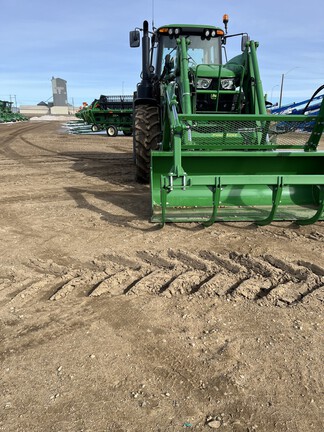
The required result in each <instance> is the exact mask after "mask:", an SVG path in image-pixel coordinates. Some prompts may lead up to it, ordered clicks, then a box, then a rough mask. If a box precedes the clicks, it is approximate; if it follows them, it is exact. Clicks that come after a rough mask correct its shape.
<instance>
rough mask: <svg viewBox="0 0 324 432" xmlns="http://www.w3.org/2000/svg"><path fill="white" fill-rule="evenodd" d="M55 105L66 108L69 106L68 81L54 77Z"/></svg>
mask: <svg viewBox="0 0 324 432" xmlns="http://www.w3.org/2000/svg"><path fill="white" fill-rule="evenodd" d="M52 89H53V105H54V106H55V107H66V106H67V104H68V98H67V91H66V81H65V80H64V79H62V78H54V77H52Z"/></svg>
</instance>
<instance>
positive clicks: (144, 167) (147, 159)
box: [134, 105, 161, 183]
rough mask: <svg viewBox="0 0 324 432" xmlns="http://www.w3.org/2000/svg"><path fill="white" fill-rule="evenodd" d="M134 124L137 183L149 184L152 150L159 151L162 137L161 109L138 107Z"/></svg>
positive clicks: (145, 106)
mask: <svg viewBox="0 0 324 432" xmlns="http://www.w3.org/2000/svg"><path fill="white" fill-rule="evenodd" d="M134 123H135V126H134V127H135V130H134V132H135V133H134V146H135V148H134V150H135V166H136V181H137V182H138V183H149V181H150V163H151V150H157V148H158V146H159V142H160V136H161V127H160V119H159V108H158V107H157V106H154V105H138V106H136V107H135V122H134Z"/></svg>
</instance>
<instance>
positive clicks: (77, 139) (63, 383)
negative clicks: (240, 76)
mask: <svg viewBox="0 0 324 432" xmlns="http://www.w3.org/2000/svg"><path fill="white" fill-rule="evenodd" d="M0 167H1V170H0V179H1V195H0V205H1V212H0V260H1V261H0V264H1V266H0V365H1V375H0V431H5V432H9V431H10V432H11V431H12V432H27V431H28V432H40V431H42V432H43V431H44V432H45V431H46V432H54V431H55V432H58V431H64V432H65V431H73V432H74V431H75V432H81V431H84V432H85V431H86V432H103V431H109V432H110V431H111V432H146V431H154V432H159V431H160V432H164V431H172V432H173V431H174V432H180V431H185V430H186V431H188V432H189V431H191V430H193V431H208V430H219V431H223V432H229V431H231V432H232V431H233V432H252V431H256V432H271V431H275V432H284V431H289V432H310V431H315V432H322V431H323V430H324V421H323V420H324V419H323V412H324V409H323V376H324V374H323V358H324V349H323V333H322V324H323V301H324V259H323V258H324V222H318V223H316V224H314V225H311V226H305V227H298V226H296V225H294V224H291V223H286V222H285V223H280V222H275V223H273V224H272V225H270V226H265V227H256V226H255V225H253V224H250V223H242V222H241V223H218V224H214V225H213V226H211V227H209V228H203V227H202V226H201V225H200V224H198V223H190V224H168V225H167V226H165V227H164V228H163V229H160V228H159V227H158V226H156V225H154V224H152V223H150V222H149V216H150V198H149V189H148V187H147V186H143V185H139V184H135V183H134V181H133V178H134V167H133V163H132V138H126V137H123V136H117V137H115V138H108V137H107V136H106V135H69V134H67V133H66V132H65V131H64V129H63V128H62V127H61V123H59V122H53V121H52V122H49V121H47V122H36V121H34V122H33V121H30V122H28V123H20V124H1V125H0Z"/></svg>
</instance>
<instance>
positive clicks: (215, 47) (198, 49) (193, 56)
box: [155, 35, 222, 74]
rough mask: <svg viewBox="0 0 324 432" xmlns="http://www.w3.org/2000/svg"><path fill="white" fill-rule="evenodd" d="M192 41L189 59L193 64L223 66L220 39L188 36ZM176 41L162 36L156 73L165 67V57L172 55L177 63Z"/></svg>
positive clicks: (157, 54)
mask: <svg viewBox="0 0 324 432" xmlns="http://www.w3.org/2000/svg"><path fill="white" fill-rule="evenodd" d="M186 37H187V38H189V39H190V45H189V46H188V58H189V63H190V62H191V64H221V62H222V60H221V44H220V42H221V41H220V38H211V39H209V40H208V39H202V38H201V36H186ZM176 47H177V43H176V39H174V38H173V39H171V38H170V37H169V36H164V35H163V36H160V39H159V46H158V52H157V53H156V56H157V58H156V59H155V60H156V62H155V64H156V72H157V74H160V73H161V71H162V70H163V67H164V61H165V56H166V55H167V54H170V56H171V57H173V58H174V62H175V63H176V54H177V53H176Z"/></svg>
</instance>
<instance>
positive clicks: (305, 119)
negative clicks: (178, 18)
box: [130, 15, 324, 226]
mask: <svg viewBox="0 0 324 432" xmlns="http://www.w3.org/2000/svg"><path fill="white" fill-rule="evenodd" d="M223 22H224V24H225V30H223V29H222V28H219V27H214V26H208V25H202V26H198V25H187V24H186V25H184V24H172V25H165V26H162V27H159V28H158V29H154V30H153V31H152V32H150V31H149V28H148V22H147V21H144V23H143V28H142V29H140V30H139V29H136V30H134V31H131V32H130V46H131V47H138V46H139V45H140V40H141V39H142V72H141V82H140V83H139V84H138V86H137V91H136V92H135V95H134V114H133V116H134V118H133V121H134V159H135V164H136V178H137V181H139V182H142V183H148V182H150V184H151V198H152V219H151V220H152V221H153V222H160V223H162V224H164V223H165V222H191V221H202V222H203V223H204V224H205V225H207V226H208V225H211V224H213V223H214V222H217V221H226V220H230V221H253V222H255V223H257V224H259V225H265V224H268V223H271V222H272V221H273V220H292V221H296V222H297V223H298V224H301V225H302V224H311V223H314V222H316V221H318V220H322V219H323V209H324V152H320V151H318V150H317V147H318V144H319V141H320V138H321V135H322V131H323V127H324V102H323V103H322V106H321V108H320V112H319V114H318V115H317V116H306V115H270V114H268V112H267V102H266V100H265V96H264V93H263V88H262V83H261V79H260V73H259V67H258V61H257V55H256V51H257V47H258V45H259V44H258V43H257V42H255V41H253V40H250V38H249V36H248V35H247V34H245V33H242V34H236V35H228V34H227V23H228V17H227V15H224V20H223ZM141 32H142V36H141ZM233 36H236V37H239V38H240V39H239V42H240V45H241V49H239V54H238V55H236V56H235V57H234V58H232V59H231V60H227V58H226V57H227V55H226V44H227V42H229V40H231V41H232V40H233V39H230V38H232V37H233ZM223 57H225V59H224V58H223ZM305 124H309V125H312V126H311V131H310V132H308V133H305V132H303V130H305Z"/></svg>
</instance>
